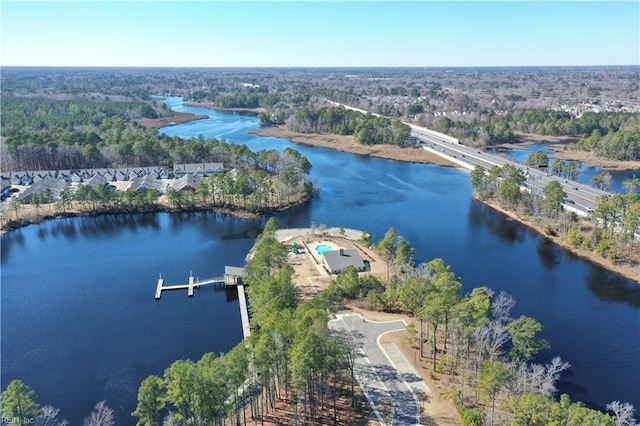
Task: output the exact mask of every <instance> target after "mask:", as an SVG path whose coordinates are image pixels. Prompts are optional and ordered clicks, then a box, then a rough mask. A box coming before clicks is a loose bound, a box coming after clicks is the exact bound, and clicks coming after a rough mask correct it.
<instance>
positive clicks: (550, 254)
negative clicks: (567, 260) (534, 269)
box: [537, 238, 565, 269]
mask: <svg viewBox="0 0 640 426" xmlns="http://www.w3.org/2000/svg"><path fill="white" fill-rule="evenodd" d="M537 249H538V256H539V257H540V261H541V262H542V264H543V265H544V267H545V268H547V269H554V268H556V267H557V266H558V265H560V262H561V261H562V254H563V253H562V252H563V251H565V250H564V249H563V248H562V247H560V246H559V245H557V244H556V243H554V242H553V241H551V240H550V239H548V238H540V239H539V241H538V247H537Z"/></svg>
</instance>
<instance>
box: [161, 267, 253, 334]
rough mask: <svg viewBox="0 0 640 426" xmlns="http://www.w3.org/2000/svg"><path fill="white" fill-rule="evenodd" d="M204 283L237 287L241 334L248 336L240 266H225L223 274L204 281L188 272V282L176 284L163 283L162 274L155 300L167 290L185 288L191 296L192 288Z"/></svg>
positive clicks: (247, 314)
mask: <svg viewBox="0 0 640 426" xmlns="http://www.w3.org/2000/svg"><path fill="white" fill-rule="evenodd" d="M204 285H215V286H235V287H236V288H237V289H238V301H239V302H240V319H241V320H242V335H243V336H244V338H245V339H246V338H248V337H249V336H250V335H251V328H250V327H249V309H248V308H247V297H246V294H245V291H244V283H243V282H242V268H238V267H235V266H225V267H224V276H223V277H217V278H209V279H207V280H204V281H200V280H199V279H197V278H194V276H193V274H192V273H191V274H189V283H188V284H178V285H164V279H163V278H162V276H160V278H158V284H157V285H156V295H155V298H156V300H160V297H161V296H162V292H163V291H169V290H187V296H189V297H192V296H193V289H194V288H200V287H202V286H204Z"/></svg>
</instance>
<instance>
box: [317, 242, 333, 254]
mask: <svg viewBox="0 0 640 426" xmlns="http://www.w3.org/2000/svg"><path fill="white" fill-rule="evenodd" d="M332 250H333V247H331V246H328V245H325V244H320V245H319V246H317V247H316V253H318V254H319V255H320V256H322V253H324V252H325V251H332Z"/></svg>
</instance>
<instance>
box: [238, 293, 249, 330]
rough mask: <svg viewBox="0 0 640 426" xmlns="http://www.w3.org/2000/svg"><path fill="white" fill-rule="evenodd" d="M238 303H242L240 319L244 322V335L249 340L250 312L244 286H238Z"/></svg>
mask: <svg viewBox="0 0 640 426" xmlns="http://www.w3.org/2000/svg"><path fill="white" fill-rule="evenodd" d="M238 302H240V319H241V320H242V335H243V336H244V338H245V339H247V338H248V337H249V336H250V335H251V328H249V310H248V309H247V297H246V296H245V294H244V285H243V284H238Z"/></svg>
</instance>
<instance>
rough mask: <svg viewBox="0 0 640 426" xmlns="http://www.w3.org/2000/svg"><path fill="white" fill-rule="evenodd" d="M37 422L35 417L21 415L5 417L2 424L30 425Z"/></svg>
mask: <svg viewBox="0 0 640 426" xmlns="http://www.w3.org/2000/svg"><path fill="white" fill-rule="evenodd" d="M33 423H35V419H34V418H29V419H23V418H20V417H3V418H2V424H3V425H30V424H33Z"/></svg>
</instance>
